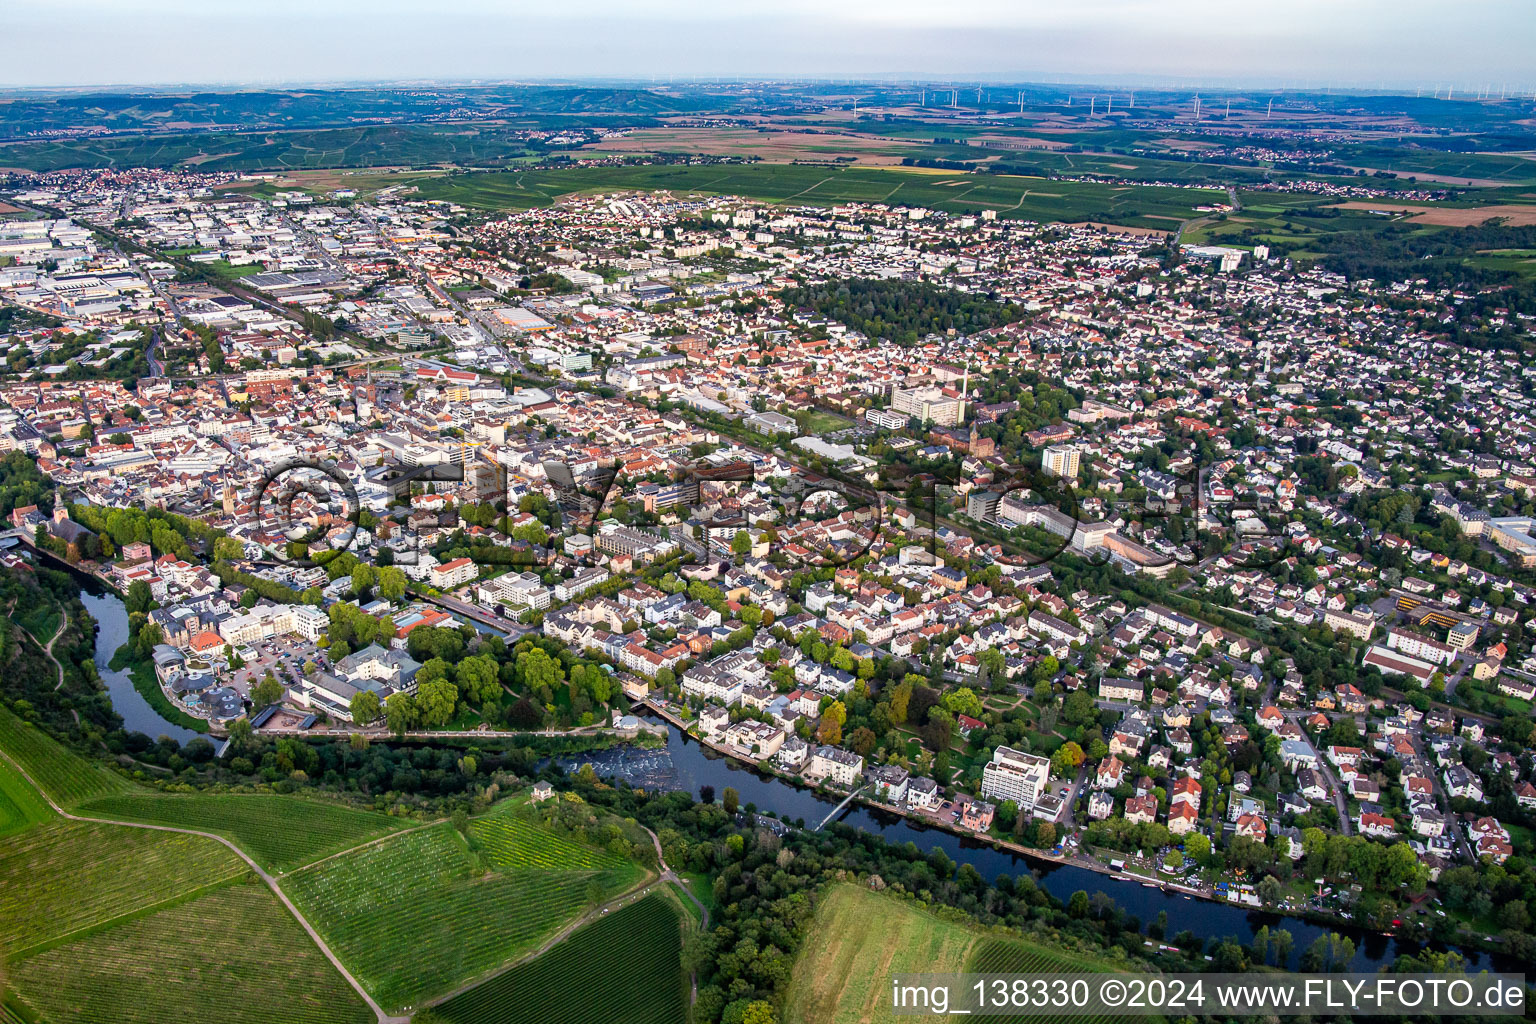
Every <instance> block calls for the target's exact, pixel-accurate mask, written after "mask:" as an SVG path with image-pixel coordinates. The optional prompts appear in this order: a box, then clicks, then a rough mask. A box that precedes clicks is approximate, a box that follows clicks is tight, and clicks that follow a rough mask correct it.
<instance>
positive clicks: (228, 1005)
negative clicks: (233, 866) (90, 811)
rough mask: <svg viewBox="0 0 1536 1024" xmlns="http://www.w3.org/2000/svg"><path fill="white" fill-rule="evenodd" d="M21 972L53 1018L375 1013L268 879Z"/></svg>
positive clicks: (314, 1018)
mask: <svg viewBox="0 0 1536 1024" xmlns="http://www.w3.org/2000/svg"><path fill="white" fill-rule="evenodd" d="M122 831H127V830H126V829H124V830H122ZM10 979H11V984H12V985H13V986H14V987H15V988H16V990H17V991H18V993H19V994H20V996H21V998H22V1000H23V1001H24V1002H25V1003H27V1004H28V1005H29V1006H31V1007H32V1008H34V1009H35V1010H36V1011H37V1012H38V1013H40V1014H41V1015H42V1016H44V1017H45V1018H46V1019H48V1020H51V1021H66V1020H67V1021H79V1022H89V1024H95V1022H100V1024H163V1022H166V1021H211V1020H217V1021H220V1022H221V1024H246V1022H248V1024H269V1022H271V1021H284V1022H295V1024H367V1022H370V1021H373V1020H374V1019H375V1018H374V1015H373V1013H372V1012H370V1011H369V1009H368V1007H367V1004H365V1003H364V1002H363V1000H362V998H361V997H360V996H359V995H358V994H357V993H356V992H355V991H354V990H353V989H352V987H351V986H350V985H348V984H347V982H346V979H345V978H343V977H342V976H341V975H340V974H338V973H337V971H336V969H335V968H334V967H332V966H331V963H330V961H328V960H326V958H325V955H324V954H323V953H321V952H320V949H319V948H318V947H317V946H316V945H315V944H314V943H313V942H312V941H310V938H309V936H308V935H306V934H305V933H304V931H303V929H302V928H300V927H299V924H298V922H297V921H295V920H294V919H293V917H292V916H291V915H290V914H289V913H288V912H287V910H286V909H284V908H283V906H282V904H281V903H279V902H278V900H277V898H276V897H275V896H273V895H272V893H271V891H270V890H268V889H267V888H266V886H264V885H260V884H251V885H228V886H223V887H221V888H218V889H215V890H213V891H212V892H208V893H206V894H204V895H202V896H200V897H198V898H197V899H195V900H190V901H187V902H183V903H178V904H176V905H174V906H171V907H167V908H165V909H162V910H158V911H156V912H154V913H150V914H145V915H142V916H138V917H134V918H132V919H131V920H128V921H124V922H122V923H120V924H118V925H116V926H115V927H111V928H107V929H105V930H101V931H97V932H95V933H93V934H90V935H86V936H83V937H81V938H78V939H76V940H75V941H73V942H70V943H67V944H64V945H60V946H57V947H55V948H53V949H50V950H47V951H46V952H42V953H39V954H37V955H35V956H30V957H27V958H25V959H23V960H21V961H19V962H17V963H14V964H12V965H11V967H10Z"/></svg>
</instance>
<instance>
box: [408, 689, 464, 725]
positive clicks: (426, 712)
mask: <svg viewBox="0 0 1536 1024" xmlns="http://www.w3.org/2000/svg"><path fill="white" fill-rule="evenodd" d="M416 705H417V707H418V708H420V709H421V724H422V725H424V726H426V727H427V728H429V729H431V728H435V727H437V726H441V725H447V724H448V723H449V722H451V721H453V712H454V709H455V708H457V707H458V705H459V688H458V687H457V686H454V685H453V684H452V683H450V682H449V681H448V680H446V679H435V680H433V681H431V682H427V683H419V684H417V687H416Z"/></svg>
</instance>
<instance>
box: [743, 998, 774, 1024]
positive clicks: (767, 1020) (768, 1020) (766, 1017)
mask: <svg viewBox="0 0 1536 1024" xmlns="http://www.w3.org/2000/svg"><path fill="white" fill-rule="evenodd" d="M741 1024H776V1022H775V1018H774V1015H773V1004H772V1003H770V1002H768V1001H766V1000H763V999H754V1000H753V1001H752V1002H750V1003H748V1004H747V1005H746V1006H743V1007H742V1008H741Z"/></svg>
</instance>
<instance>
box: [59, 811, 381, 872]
mask: <svg viewBox="0 0 1536 1024" xmlns="http://www.w3.org/2000/svg"><path fill="white" fill-rule="evenodd" d="M79 812H80V813H81V814H83V815H90V816H92V817H97V818H116V819H119V820H122V821H142V822H146V823H148V824H151V825H172V826H175V827H177V828H190V829H196V830H198V831H199V832H212V833H214V834H215V835H220V836H223V837H224V838H226V839H228V840H230V841H231V842H233V843H234V844H235V845H236V846H239V847H240V848H241V849H242V850H244V851H245V852H246V853H248V854H250V855H251V859H252V860H254V861H256V863H258V864H260V865H261V866H262V867H263V868H266V869H267V870H268V871H273V872H283V871H291V870H293V869H294V868H297V867H301V866H303V865H305V864H309V863H312V862H313V861H316V860H318V859H320V858H321V857H325V856H329V855H330V854H333V853H339V852H340V851H342V850H346V849H349V848H350V847H353V846H357V845H359V844H360V843H366V842H368V841H369V840H370V839H375V838H377V837H379V836H381V835H384V834H385V833H387V832H390V831H393V830H395V829H398V828H401V827H402V822H400V821H399V820H398V819H395V818H389V817H386V816H385V815H382V814H374V813H373V812H371V811H360V810H356V809H355V808H351V807H347V806H344V805H342V804H335V803H327V802H324V801H320V800H308V799H305V798H303V797H295V796H280V795H278V794H275V793H187V794H180V793H145V792H138V793H124V794H121V795H119V796H112V797H107V798H106V799H103V800H94V801H92V802H91V803H88V804H85V805H83V806H82V807H80V809H79Z"/></svg>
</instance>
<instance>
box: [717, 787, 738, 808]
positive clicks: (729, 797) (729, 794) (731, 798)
mask: <svg viewBox="0 0 1536 1024" xmlns="http://www.w3.org/2000/svg"><path fill="white" fill-rule="evenodd" d="M720 804H721V806H722V807H724V808H725V813H726V814H735V813H736V809H737V808H738V807H740V806H741V794H740V793H738V792H736V790H734V789H732V788H731V787H730V786H726V787H725V792H723V793H721V794H720Z"/></svg>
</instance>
